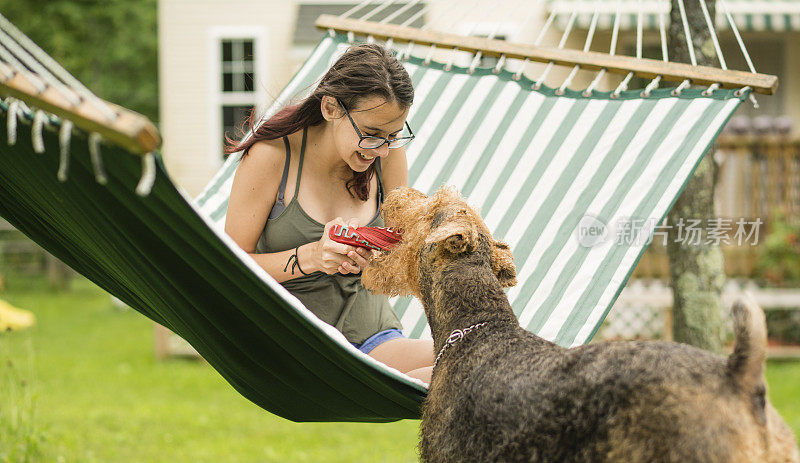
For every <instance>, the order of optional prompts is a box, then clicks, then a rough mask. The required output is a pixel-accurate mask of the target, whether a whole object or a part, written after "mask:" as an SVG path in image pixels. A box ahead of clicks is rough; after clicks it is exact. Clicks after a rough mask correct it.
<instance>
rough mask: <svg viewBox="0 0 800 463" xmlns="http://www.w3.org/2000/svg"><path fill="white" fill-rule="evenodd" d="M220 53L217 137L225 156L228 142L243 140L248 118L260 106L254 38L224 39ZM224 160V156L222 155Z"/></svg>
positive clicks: (219, 41) (219, 45) (222, 38)
mask: <svg viewBox="0 0 800 463" xmlns="http://www.w3.org/2000/svg"><path fill="white" fill-rule="evenodd" d="M217 43H218V45H217V46H218V47H219V48H218V53H219V55H218V56H219V75H218V76H217V79H218V80H219V84H218V90H219V94H218V95H219V100H218V103H217V104H218V106H217V107H218V108H219V109H218V110H217V111H219V112H218V116H217V117H218V118H219V119H218V121H219V122H218V124H219V126H218V127H219V130H221V133H220V132H217V133H219V134H220V135H218V136H219V137H220V138H219V139H220V143H221V145H220V146H221V148H223V149H220V150H219V151H220V152H224V147H225V146H226V144H227V142H226V136H227V138H230V139H233V140H236V139H239V138H241V137H242V131H243V128H244V124H245V122H246V121H247V118H248V117H250V113H251V112H252V110H253V108H254V107H255V106H256V105H257V104H258V98H259V95H258V91H257V90H258V89H257V85H258V75H257V73H256V62H257V58H258V57H257V56H256V39H255V38H253V37H236V38H229V37H227V38H226V37H221V38H219V40H218V41H217ZM223 157H225V155H224V154H223Z"/></svg>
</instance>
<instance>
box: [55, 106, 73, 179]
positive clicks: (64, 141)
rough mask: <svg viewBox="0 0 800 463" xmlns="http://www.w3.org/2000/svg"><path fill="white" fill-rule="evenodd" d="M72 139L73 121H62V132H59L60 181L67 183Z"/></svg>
mask: <svg viewBox="0 0 800 463" xmlns="http://www.w3.org/2000/svg"><path fill="white" fill-rule="evenodd" d="M71 138H72V121H69V120H67V119H62V120H61V130H59V132H58V144H59V148H60V153H61V157H60V158H59V161H58V181H59V182H66V181H67V171H68V170H69V144H70V139H71Z"/></svg>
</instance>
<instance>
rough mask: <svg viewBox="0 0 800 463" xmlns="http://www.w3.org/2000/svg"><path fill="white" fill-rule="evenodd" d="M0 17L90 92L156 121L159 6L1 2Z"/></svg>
mask: <svg viewBox="0 0 800 463" xmlns="http://www.w3.org/2000/svg"><path fill="white" fill-rule="evenodd" d="M0 13H2V14H3V15H4V16H5V17H6V18H7V19H8V20H9V21H11V22H12V23H14V25H16V26H17V27H18V28H19V29H20V30H22V32H23V33H25V35H27V36H28V37H30V38H31V39H32V40H33V41H34V42H36V43H37V44H38V45H39V46H40V47H41V48H42V49H43V50H44V51H45V52H47V53H48V54H49V55H50V56H52V57H53V58H54V59H55V60H56V61H58V62H59V63H60V64H61V65H62V66H64V68H66V69H67V70H68V71H69V72H70V73H72V75H74V76H75V77H76V78H77V79H78V80H80V81H81V82H83V84H84V85H86V86H87V87H88V88H89V89H90V90H91V91H92V92H94V93H95V94H97V95H98V96H100V97H101V98H103V99H106V100H108V101H111V102H113V103H116V104H119V105H121V106H125V107H126V108H129V109H132V110H134V111H137V112H139V113H142V114H144V115H145V116H147V117H148V118H150V119H151V120H154V121H155V120H157V119H158V34H157V29H156V27H157V19H158V14H157V0H78V1H76V0H24V1H22V0H0Z"/></svg>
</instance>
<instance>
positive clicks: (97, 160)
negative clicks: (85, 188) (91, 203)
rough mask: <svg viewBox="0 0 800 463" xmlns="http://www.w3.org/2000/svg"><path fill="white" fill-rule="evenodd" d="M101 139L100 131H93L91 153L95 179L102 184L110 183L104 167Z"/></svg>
mask: <svg viewBox="0 0 800 463" xmlns="http://www.w3.org/2000/svg"><path fill="white" fill-rule="evenodd" d="M100 140H102V137H101V136H100V134H99V133H95V132H92V134H91V135H89V155H90V156H91V158H92V168H93V169H94V178H95V180H96V181H97V183H99V184H100V185H105V184H106V183H108V177H107V176H106V172H105V170H104V169H103V158H102V156H101V155H100Z"/></svg>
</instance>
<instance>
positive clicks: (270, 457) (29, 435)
mask: <svg viewBox="0 0 800 463" xmlns="http://www.w3.org/2000/svg"><path fill="white" fill-rule="evenodd" d="M0 298H2V299H5V300H7V301H8V302H10V303H12V304H14V305H16V306H17V307H20V308H24V309H28V310H31V311H33V312H34V313H35V314H36V316H37V318H38V324H37V326H36V327H35V328H33V329H30V330H26V331H21V332H12V333H5V334H0V463H6V462H9V463H10V462H13V463H18V462H39V461H42V462H81V463H91V462H103V463H106V462H128V461H131V462H137V463H138V462H205V461H209V462H212V461H213V462H220V461H224V462H305V461H309V462H320V461H325V462H337V461H341V462H362V461H363V462H396V461H416V460H417V454H416V443H417V432H418V429H417V428H418V424H419V422H417V421H401V422H396V423H389V424H357V423H292V422H290V421H287V420H284V419H282V418H279V417H277V416H274V415H271V414H269V413H267V412H265V411H263V410H261V409H260V408H258V407H257V406H255V405H253V404H251V403H250V402H248V401H247V400H246V399H244V398H242V397H241V396H240V395H239V394H238V393H236V392H235V391H234V390H233V389H232V388H231V387H230V386H229V385H228V384H227V383H226V382H225V381H223V380H222V378H221V377H220V376H219V375H218V374H217V373H216V372H215V371H214V370H213V369H212V368H211V367H210V366H209V365H207V364H205V363H203V362H199V361H192V360H180V359H173V360H168V361H157V360H156V359H155V357H154V355H153V325H152V323H151V322H150V321H149V320H147V319H146V318H145V317H143V316H142V315H140V314H138V313H137V312H134V311H130V310H129V311H122V310H120V309H117V308H116V307H114V306H113V305H112V303H111V300H110V297H109V296H108V295H107V294H106V293H104V292H103V291H102V290H100V289H99V288H97V287H96V286H94V285H93V284H92V283H90V282H88V281H87V280H84V279H81V278H79V279H76V280H74V281H73V282H72V284H71V287H70V289H69V290H65V291H54V290H50V289H48V288H47V287H46V285H45V284H44V283H43V282H42V281H40V280H31V279H21V278H10V279H9V281H8V289H7V290H6V291H5V292H2V293H0ZM767 378H768V381H769V385H770V398H771V400H772V403H773V404H774V405H775V407H776V408H777V409H778V410H779V411H780V412H781V414H782V415H783V416H784V418H785V419H786V421H787V422H788V423H789V425H790V426H792V428H793V429H794V430H795V433H797V432H798V431H800V401H798V400H797V397H800V362H783V363H776V362H771V363H769V365H768V369H767Z"/></svg>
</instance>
